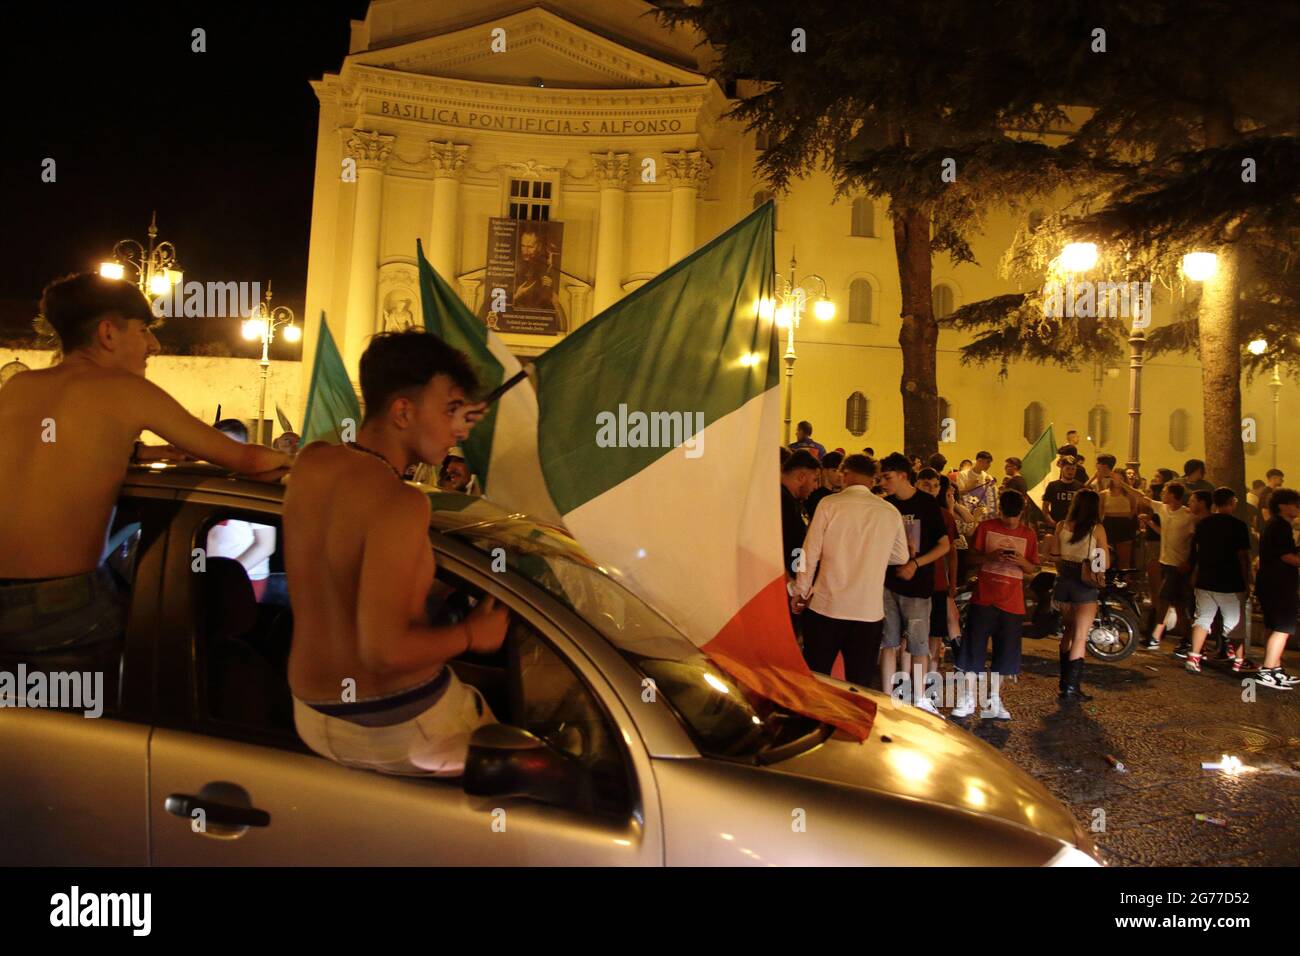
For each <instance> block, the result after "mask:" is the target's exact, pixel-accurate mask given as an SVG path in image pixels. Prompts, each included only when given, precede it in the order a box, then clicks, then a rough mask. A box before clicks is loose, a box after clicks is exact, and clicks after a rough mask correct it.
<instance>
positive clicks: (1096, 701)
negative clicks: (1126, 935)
mask: <svg viewBox="0 0 1300 956" xmlns="http://www.w3.org/2000/svg"><path fill="white" fill-rule="evenodd" d="M1176 645H1177V641H1176V640H1173V641H1165V643H1164V647H1162V648H1161V650H1160V651H1158V652H1146V651H1142V650H1138V651H1136V652H1135V653H1134V654H1133V655H1132V656H1131V657H1130V658H1129V659H1128V660H1126V661H1122V662H1120V663H1118V664H1104V663H1101V662H1098V661H1097V660H1095V659H1094V658H1092V657H1089V658H1088V662H1087V666H1086V669H1085V674H1084V691H1085V692H1086V693H1090V694H1092V695H1093V699H1092V700H1091V701H1090V702H1088V703H1085V704H1072V705H1069V704H1067V705H1062V704H1059V703H1058V701H1057V697H1056V694H1057V667H1058V665H1057V657H1056V655H1057V650H1056V648H1057V643H1056V641H1054V640H1026V641H1025V642H1024V658H1023V665H1022V670H1023V673H1022V675H1021V677H1020V679H1019V680H1018V681H1017V682H1016V683H1015V684H1013V685H1010V686H1007V687H1004V689H1003V690H1004V692H1003V699H1004V701H1005V703H1006V705H1007V707H1008V709H1009V710H1010V711H1011V715H1012V718H1013V719H1012V720H1011V721H1009V722H1004V721H994V720H980V719H978V718H977V717H976V718H970V719H968V720H964V721H959V723H961V724H963V725H964V726H966V727H967V728H968V729H969V730H971V732H973V733H974V734H976V735H977V736H978V737H979V738H980V739H982V740H984V741H985V742H987V743H989V744H991V745H992V746H994V747H996V748H998V749H999V750H1001V751H1002V752H1003V753H1004V754H1006V756H1007V757H1009V758H1010V759H1011V760H1013V761H1015V763H1017V764H1018V765H1019V766H1021V767H1023V768H1025V769H1026V770H1028V771H1029V772H1030V773H1031V774H1033V775H1034V776H1035V777H1037V778H1038V779H1039V780H1041V781H1043V783H1044V784H1046V786H1047V788H1048V789H1049V790H1051V791H1052V793H1053V794H1055V795H1056V796H1057V797H1058V798H1059V799H1060V800H1061V801H1062V802H1064V803H1065V804H1066V805H1067V806H1069V807H1070V808H1071V809H1072V810H1073V811H1074V815H1075V816H1076V817H1077V818H1078V819H1079V821H1080V822H1081V823H1082V824H1083V825H1084V827H1085V828H1087V829H1089V830H1090V831H1092V832H1093V839H1094V840H1095V841H1096V842H1097V845H1098V847H1099V849H1100V850H1101V854H1102V856H1103V858H1104V859H1105V860H1106V862H1107V863H1108V864H1110V865H1112V866H1283V865H1291V866H1295V865H1297V864H1300V688H1298V689H1296V690H1292V691H1277V690H1272V689H1270V688H1267V687H1262V686H1256V687H1254V688H1253V691H1254V700H1253V701H1250V700H1248V699H1247V700H1243V695H1245V696H1247V697H1249V694H1248V690H1249V689H1252V688H1245V687H1243V686H1242V680H1243V676H1242V675H1235V674H1233V673H1232V672H1231V670H1230V669H1228V668H1227V667H1226V666H1225V665H1222V664H1215V663H1210V662H1208V661H1207V663H1206V665H1205V670H1204V672H1203V673H1202V674H1199V675H1197V674H1190V673H1188V672H1187V671H1186V670H1185V669H1184V666H1183V661H1181V660H1179V659H1177V658H1175V657H1174V656H1173V649H1174V647H1175V646H1176ZM1209 651H1211V648H1208V647H1207V652H1209ZM1251 657H1252V659H1253V660H1254V661H1255V663H1257V664H1258V663H1259V662H1260V660H1261V659H1262V650H1261V649H1259V648H1252V650H1251ZM1283 666H1284V667H1286V668H1287V670H1288V671H1289V672H1290V673H1292V674H1295V673H1300V653H1297V652H1295V651H1288V652H1287V654H1286V657H1285V659H1284V661H1283ZM1225 753H1226V754H1230V755H1234V756H1236V757H1238V758H1240V759H1241V761H1242V763H1243V764H1245V765H1246V766H1247V767H1249V768H1250V769H1249V770H1247V771H1244V772H1242V773H1240V774H1239V775H1235V776H1233V775H1228V774H1224V773H1222V772H1219V771H1213V770H1202V769H1201V763H1202V761H1217V760H1218V759H1219V757H1220V756H1221V755H1222V754H1225ZM1107 755H1110V756H1113V757H1115V758H1116V759H1117V760H1119V761H1120V762H1122V763H1123V764H1124V767H1125V771H1124V772H1120V771H1117V770H1116V769H1115V768H1114V767H1112V766H1111V764H1110V763H1109V762H1108V761H1107V759H1106V757H1107ZM1098 809H1100V810H1101V811H1104V829H1101V830H1098V825H1097V824H1095V823H1094V820H1100V819H1101V817H1099V816H1098V815H1097V814H1096V813H1095V811H1097V810H1098ZM1198 813H1201V814H1205V815H1206V816H1209V817H1213V818H1220V819H1222V820H1223V821H1224V824H1223V825H1221V826H1220V825H1217V824H1215V823H1210V822H1204V821H1200V820H1197V819H1196V814H1198Z"/></svg>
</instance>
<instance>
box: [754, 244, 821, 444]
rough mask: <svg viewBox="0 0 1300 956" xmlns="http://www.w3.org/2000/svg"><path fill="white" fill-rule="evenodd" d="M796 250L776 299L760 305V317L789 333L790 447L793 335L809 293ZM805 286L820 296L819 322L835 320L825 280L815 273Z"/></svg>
mask: <svg viewBox="0 0 1300 956" xmlns="http://www.w3.org/2000/svg"><path fill="white" fill-rule="evenodd" d="M795 265H796V263H795V258H794V252H793V250H792V251H791V253H790V274H789V276H783V275H781V274H780V273H777V275H776V299H775V300H774V301H767V302H763V303H761V304H760V307H759V308H760V315H762V316H763V317H764V318H767V317H768V316H769V315H774V316H775V318H776V324H777V325H778V326H780V327H781V328H783V329H785V330H786V340H785V381H786V386H785V443H786V444H787V445H788V444H790V410H791V408H792V407H793V404H794V363H795V359H796V358H797V356H796V355H795V354H794V332H795V329H797V328H799V322H800V320H801V319H802V318H803V311H804V309H805V308H806V307H807V304H808V296H809V291H808V290H806V289H804V288H803V286H801V285H799V284H798V281H797V278H796V273H795ZM803 282H805V283H815V284H816V286H815V288H816V289H817V296H816V298H815V299H814V300H813V315H815V316H816V317H817V319H818V321H820V322H829V321H830V320H831V319H833V318H835V303H834V302H832V301H831V300H830V296H828V295H827V294H826V280H825V279H823V278H822V277H821V276H819V275H816V274H815V273H809V274H808V275H806V276H804V278H803Z"/></svg>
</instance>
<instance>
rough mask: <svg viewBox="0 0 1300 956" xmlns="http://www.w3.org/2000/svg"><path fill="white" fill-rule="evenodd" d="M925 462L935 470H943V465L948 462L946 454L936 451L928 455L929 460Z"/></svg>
mask: <svg viewBox="0 0 1300 956" xmlns="http://www.w3.org/2000/svg"><path fill="white" fill-rule="evenodd" d="M926 464H927V465H929V466H930V467H931V468H933V469H934V470H935V471H943V466H944V465H946V464H948V458H947V456H946V455H944V453H943V452H941V451H936V452H935V453H934V454H933V455H931V456H930V460H929V461H927V462H926Z"/></svg>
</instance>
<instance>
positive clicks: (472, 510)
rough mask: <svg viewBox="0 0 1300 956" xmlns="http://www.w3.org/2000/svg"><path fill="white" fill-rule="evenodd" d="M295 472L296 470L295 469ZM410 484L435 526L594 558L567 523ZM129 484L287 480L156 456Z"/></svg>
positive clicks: (279, 497)
mask: <svg viewBox="0 0 1300 956" xmlns="http://www.w3.org/2000/svg"><path fill="white" fill-rule="evenodd" d="M290 474H291V475H292V473H290ZM408 484H411V485H413V486H414V487H417V488H419V489H420V490H421V491H423V492H425V494H427V495H428V496H429V502H430V504H431V505H432V512H431V514H430V519H429V527H431V528H432V529H434V530H435V531H442V532H447V533H452V534H454V533H457V532H462V533H482V534H485V535H486V536H488V537H512V538H518V537H519V536H521V535H522V536H529V537H534V538H538V537H543V538H545V539H546V541H547V543H548V544H549V545H550V546H551V547H553V548H556V549H558V550H560V551H564V552H566V553H568V554H569V555H570V556H571V557H574V558H577V559H578V560H580V561H582V562H583V563H591V561H590V559H589V558H588V557H587V555H586V553H585V552H584V551H583V550H582V547H581V546H580V545H579V544H578V543H577V542H576V541H574V540H573V539H572V538H571V537H570V536H569V534H568V532H567V531H565V530H564V529H563V528H558V527H556V526H554V525H550V524H547V523H544V522H541V521H538V520H536V519H535V518H532V517H531V516H529V515H527V514H525V513H524V512H521V511H510V510H508V509H505V508H502V507H500V506H499V505H496V504H494V503H492V502H490V501H488V500H487V499H485V498H480V497H476V496H474V495H463V494H459V493H458V492H454V491H443V490H442V489H441V488H437V487H435V486H433V485H424V484H416V483H415V482H408ZM122 487H123V490H126V489H130V488H141V489H154V490H168V491H176V492H179V493H180V494H181V496H182V497H183V496H184V495H185V494H187V493H190V492H211V493H214V494H220V495H226V496H228V497H232V498H248V499H251V500H254V501H260V502H268V503H272V504H277V505H278V504H280V503H281V502H283V500H284V491H285V485H284V484H282V483H281V482H278V481H256V480H254V479H252V478H247V477H244V476H242V475H237V474H235V473H234V472H232V471H229V470H227V469H225V468H220V467H218V466H216V465H211V464H207V463H200V462H154V463H152V464H147V465H144V464H133V465H131V467H130V468H129V469H128V470H127V475H126V480H125V481H124V482H123V485H122Z"/></svg>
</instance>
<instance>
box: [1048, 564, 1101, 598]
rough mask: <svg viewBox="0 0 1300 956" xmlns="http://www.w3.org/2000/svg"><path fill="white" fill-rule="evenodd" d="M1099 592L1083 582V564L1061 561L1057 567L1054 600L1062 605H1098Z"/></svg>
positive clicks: (1053, 590) (1053, 592) (1053, 591)
mask: <svg viewBox="0 0 1300 956" xmlns="http://www.w3.org/2000/svg"><path fill="white" fill-rule="evenodd" d="M1099 593H1100V592H1099V591H1098V589H1097V588H1095V587H1093V586H1092V585H1091V584H1085V583H1084V580H1083V564H1082V563H1081V562H1079V561H1059V562H1057V565H1056V586H1055V587H1054V588H1053V589H1052V598H1053V599H1054V600H1056V601H1058V602H1059V603H1061V604H1096V603H1097V599H1098V595H1099Z"/></svg>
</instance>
